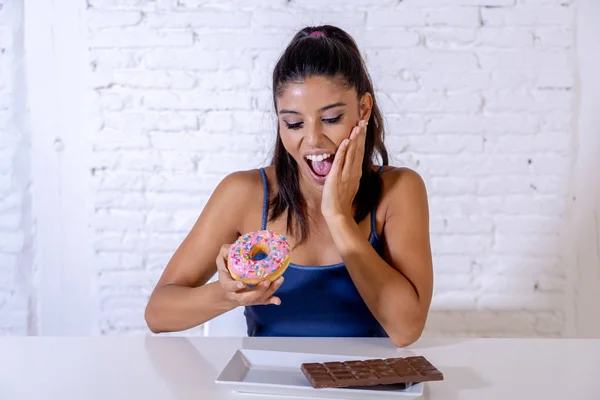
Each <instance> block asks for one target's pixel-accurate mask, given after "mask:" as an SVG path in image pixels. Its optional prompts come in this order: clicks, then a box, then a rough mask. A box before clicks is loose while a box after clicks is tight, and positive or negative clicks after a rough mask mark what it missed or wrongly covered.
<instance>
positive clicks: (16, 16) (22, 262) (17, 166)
mask: <svg viewBox="0 0 600 400" xmlns="http://www.w3.org/2000/svg"><path fill="white" fill-rule="evenodd" d="M22 22H23V21H22V12H21V8H20V5H19V2H12V1H7V0H0V335H7V334H9V335H10V334H19V335H23V334H27V333H28V332H31V328H32V327H30V326H29V322H28V316H29V313H28V311H29V304H28V302H29V300H30V299H29V294H30V290H29V284H28V283H29V282H30V281H31V279H30V278H31V270H30V268H31V264H30V251H29V242H30V225H29V223H28V218H29V215H28V211H27V205H28V204H29V193H28V184H29V175H28V165H27V164H28V161H29V149H28V147H29V143H28V141H29V138H28V137H27V135H26V134H25V133H24V131H23V130H22V124H21V120H20V118H21V116H22V114H21V111H22V110H23V106H24V103H23V101H22V100H23V99H22V97H19V90H20V89H21V88H22V84H23V80H22V73H23V70H22V65H21V64H20V63H19V62H18V60H19V59H20V57H21V56H22V52H23V48H22V46H21V45H20V31H21V27H22Z"/></svg>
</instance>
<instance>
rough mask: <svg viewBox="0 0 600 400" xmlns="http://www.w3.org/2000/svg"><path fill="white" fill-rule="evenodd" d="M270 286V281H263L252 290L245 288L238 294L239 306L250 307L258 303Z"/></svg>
mask: <svg viewBox="0 0 600 400" xmlns="http://www.w3.org/2000/svg"><path fill="white" fill-rule="evenodd" d="M270 286H271V281H268V280H265V281H262V282H261V283H259V284H258V285H256V286H254V287H253V288H252V289H250V288H247V289H244V290H242V291H241V292H240V293H239V299H240V303H241V304H245V305H250V304H257V303H260V299H262V298H263V296H264V294H265V292H266V291H267V289H269V287H270Z"/></svg>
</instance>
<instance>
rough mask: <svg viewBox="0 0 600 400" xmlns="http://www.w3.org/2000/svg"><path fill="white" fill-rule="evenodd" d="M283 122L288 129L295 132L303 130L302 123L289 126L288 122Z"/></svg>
mask: <svg viewBox="0 0 600 400" xmlns="http://www.w3.org/2000/svg"><path fill="white" fill-rule="evenodd" d="M283 122H285V125H286V126H287V128H288V129H294V130H295V129H300V128H302V122H296V123H295V124H289V123H287V122H286V121H283Z"/></svg>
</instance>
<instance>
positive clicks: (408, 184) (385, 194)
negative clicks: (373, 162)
mask: <svg viewBox="0 0 600 400" xmlns="http://www.w3.org/2000/svg"><path fill="white" fill-rule="evenodd" d="M381 179H382V181H383V188H382V198H381V204H382V205H383V206H384V208H385V209H386V210H388V211H399V209H400V210H403V209H404V210H407V211H408V210H410V209H412V210H414V209H415V208H422V207H425V208H427V203H428V201H427V188H426V186H425V181H424V180H423V178H422V177H421V175H419V173H418V172H416V171H415V170H413V169H410V168H407V167H393V166H386V167H384V168H383V170H382V171H381ZM386 214H388V213H387V212H386Z"/></svg>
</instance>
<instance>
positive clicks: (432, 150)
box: [88, 0, 573, 335]
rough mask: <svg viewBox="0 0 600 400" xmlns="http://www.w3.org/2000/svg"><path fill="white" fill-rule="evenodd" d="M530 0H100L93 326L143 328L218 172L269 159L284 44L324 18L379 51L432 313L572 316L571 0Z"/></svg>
mask: <svg viewBox="0 0 600 400" xmlns="http://www.w3.org/2000/svg"><path fill="white" fill-rule="evenodd" d="M520 3H524V4H518V5H515V1H514V0H435V1H434V0H427V1H424V0H419V1H406V2H403V3H401V4H399V5H398V4H397V2H395V1H365V0H360V1H352V2H348V1H333V2H328V3H327V4H326V5H325V3H323V2H320V1H319V2H307V1H299V2H287V3H286V2H282V1H265V2H261V5H260V6H259V5H257V4H256V3H255V2H253V3H252V5H248V3H246V2H239V1H229V2H227V1H220V2H214V4H213V3H210V2H209V3H208V4H207V2H195V1H179V2H174V1H173V2H168V1H162V2H129V3H127V2H125V3H124V2H121V1H119V2H117V1H114V2H113V1H93V2H91V5H92V8H90V9H89V12H88V16H89V19H90V31H91V58H92V64H93V67H94V72H93V77H94V78H93V80H94V82H95V92H96V94H97V96H98V103H99V110H98V112H99V113H101V115H102V117H103V126H102V129H100V130H99V131H98V132H96V133H95V134H94V148H95V156H96V157H95V159H94V188H95V191H96V197H95V198H96V203H95V218H94V219H93V224H94V228H95V235H94V236H95V242H94V250H95V254H96V255H97V258H96V262H95V273H96V276H97V277H98V278H97V284H98V285H99V289H100V293H101V295H102V297H100V298H99V299H98V302H99V304H98V307H99V309H100V318H99V321H98V325H97V327H96V329H99V330H100V332H101V333H105V334H113V333H123V332H130V331H134V332H138V331H139V332H143V331H145V328H144V322H143V320H142V310H143V307H144V304H145V298H146V296H147V295H148V294H149V292H150V290H151V288H152V283H153V282H154V281H155V280H156V279H157V277H158V275H159V273H160V271H161V270H162V268H163V267H164V265H165V263H166V261H167V259H168V258H169V256H170V254H171V253H172V252H173V250H174V249H175V247H176V246H177V245H178V243H179V242H180V240H181V239H182V238H183V236H184V235H185V233H186V231H187V230H188V229H189V228H190V227H191V225H192V223H193V221H194V219H195V217H196V215H197V214H198V212H199V211H200V209H201V208H202V206H203V204H204V203H205V202H206V200H207V198H208V196H209V194H210V193H211V191H212V189H213V188H214V187H215V185H216V184H217V182H218V181H219V179H221V178H222V177H223V176H224V175H225V174H226V173H229V172H231V171H234V170H236V169H240V168H252V167H258V166H261V165H263V164H264V161H265V160H266V156H267V153H266V151H267V150H268V149H269V146H270V144H271V143H272V136H273V129H272V120H271V116H270V111H271V110H270V107H271V103H270V95H269V90H268V88H269V85H270V83H269V80H268V78H269V74H270V73H271V68H272V66H273V64H274V61H275V60H276V57H277V56H278V54H279V51H280V50H281V49H282V47H283V46H284V45H285V44H286V43H287V41H288V40H289V39H290V37H291V35H292V34H293V33H294V32H295V30H296V29H297V28H300V27H301V26H303V25H304V24H312V23H314V24H318V23H321V22H324V21H328V22H331V23H333V24H338V25H340V26H341V27H343V28H345V29H347V30H348V31H349V32H350V33H351V34H353V35H354V36H355V38H356V40H357V41H358V42H359V45H360V46H361V48H362V49H363V51H364V53H365V55H366V58H367V62H368V64H369V66H370V70H371V73H372V76H373V78H374V81H375V85H376V87H377V89H378V91H379V99H380V101H381V103H382V104H383V105H384V111H385V114H386V117H387V121H388V129H389V130H388V135H389V136H388V145H389V148H390V150H391V151H392V154H393V156H394V161H395V163H404V164H407V165H409V166H412V167H414V168H416V169H417V170H418V171H419V172H420V173H421V174H422V175H423V176H424V177H425V179H426V181H427V184H428V187H429V190H430V194H431V212H432V239H433V249H434V253H435V261H436V263H435V264H436V294H435V296H436V297H435V300H434V303H433V310H434V311H433V313H432V317H431V320H430V324H429V326H428V331H429V332H441V333H448V334H466V333H469V334H486V335H487V334H502V335H512V334H518V335H523V334H525V335H557V334H559V333H560V332H561V330H562V329H563V325H564V319H565V314H564V311H563V306H562V305H563V302H564V293H565V289H564V286H565V273H564V270H563V268H564V263H563V262H562V261H561V255H560V254H559V250H558V248H557V246H556V245H557V243H558V242H559V241H560V237H559V234H558V232H559V227H560V226H561V222H562V216H563V215H562V213H563V209H564V206H565V202H564V198H565V190H566V178H567V173H568V169H567V165H568V162H569V157H570V156H571V155H572V149H571V130H570V127H569V126H568V120H569V118H570V115H571V114H570V113H571V98H572V91H571V88H572V85H573V82H572V76H573V65H572V62H573V55H572V54H571V48H572V43H573V40H572V34H571V28H572V26H573V24H572V14H573V7H571V6H569V5H568V4H567V5H565V4H564V3H565V2H564V1H559V0H556V1H545V2H543V4H542V5H540V4H539V2H533V3H532V2H520ZM325 8H327V9H325ZM332 11H333V12H332ZM457 310H458V311H457Z"/></svg>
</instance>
